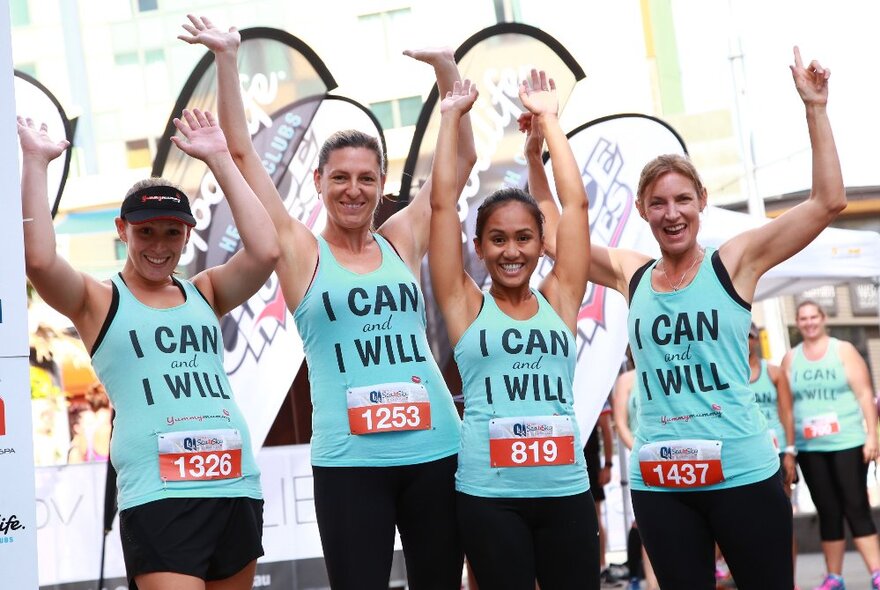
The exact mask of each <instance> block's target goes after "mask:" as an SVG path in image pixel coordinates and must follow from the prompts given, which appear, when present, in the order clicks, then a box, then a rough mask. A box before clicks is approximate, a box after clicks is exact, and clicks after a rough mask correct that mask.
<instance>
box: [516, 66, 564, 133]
mask: <svg viewBox="0 0 880 590" xmlns="http://www.w3.org/2000/svg"><path fill="white" fill-rule="evenodd" d="M519 99H520V101H522V103H523V106H524V107H526V108H527V109H529V111H531V113H532V114H533V115H535V116H540V115H554V116H555V115H557V114H558V113H559V99H558V98H557V97H556V82H554V81H553V78H548V77H547V72H545V71H544V70H541V71H540V72H539V71H538V70H532V75H531V78H530V79H526V80H523V81H522V84H520V86H519ZM532 124H533V125H534V121H532Z"/></svg>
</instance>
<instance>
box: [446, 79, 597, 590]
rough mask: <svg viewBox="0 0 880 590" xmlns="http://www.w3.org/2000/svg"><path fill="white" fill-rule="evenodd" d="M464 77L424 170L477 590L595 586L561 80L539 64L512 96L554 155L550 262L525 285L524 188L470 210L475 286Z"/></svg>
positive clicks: (460, 501)
mask: <svg viewBox="0 0 880 590" xmlns="http://www.w3.org/2000/svg"><path fill="white" fill-rule="evenodd" d="M476 96H477V92H476V89H475V88H474V87H473V86H471V84H470V82H469V81H465V82H464V83H463V84H456V85H455V89H454V90H453V92H451V93H448V94H446V96H445V98H444V99H443V100H442V102H441V104H440V112H441V120H440V133H439V136H438V138H437V149H436V152H435V155H434V164H433V168H432V175H433V182H434V185H433V187H432V190H431V207H432V209H433V215H432V218H431V241H430V246H429V256H430V268H431V279H432V284H433V285H434V295H435V297H436V300H437V304H438V306H439V308H440V311H441V313H442V314H443V317H444V319H445V320H446V326H447V330H448V332H449V340H450V343H451V344H452V346H453V348H454V350H455V359H456V361H457V363H458V367H459V371H460V372H461V376H462V383H463V393H464V399H465V413H464V421H463V423H462V442H461V449H460V451H459V467H458V471H457V473H456V490H457V509H458V522H459V529H460V531H461V535H462V543H463V544H464V549H465V554H466V555H467V557H468V562H469V564H470V565H471V567H472V568H473V571H474V573H475V575H476V578H477V582H478V583H479V585H480V588H481V590H491V589H494V588H498V589H504V590H532V589H533V588H534V587H535V580H536V579H537V581H538V583H539V585H540V586H541V588H542V589H543V590H555V589H567V588H598V587H599V560H598V542H597V536H596V535H597V530H598V529H597V521H596V515H595V511H594V509H593V501H592V497H591V495H590V493H589V489H588V486H589V483H588V480H587V472H586V466H585V464H584V459H583V453H581V443H580V441H579V436H578V431H577V424H576V421H575V419H574V409H573V407H572V401H573V399H572V380H573V378H574V365H575V357H576V352H575V339H574V332H575V330H576V323H577V313H578V310H579V309H580V304H581V300H582V298H583V295H584V291H585V290H586V280H587V272H588V269H589V264H590V256H589V252H590V248H589V220H588V216H587V207H588V203H587V199H586V194H585V191H584V186H583V183H582V181H581V177H580V173H579V171H578V168H577V164H576V162H575V160H574V155H573V154H572V152H571V148H570V147H569V145H568V142H567V140H566V138H565V134H564V133H563V132H562V129H561V128H560V126H559V122H558V119H557V112H558V101H557V98H556V92H555V85H554V84H553V81H552V80H548V79H547V77H546V74H545V73H544V72H541V73H540V74H539V73H538V72H537V71H535V70H533V71H532V76H531V80H529V81H525V82H523V85H522V87H521V88H520V99H521V100H522V102H523V105H524V106H525V107H526V108H527V109H528V110H529V111H531V113H532V119H531V126H532V128H533V129H534V128H535V127H536V126H538V127H540V131H542V132H543V135H544V137H545V138H546V141H547V145H548V147H549V150H550V153H551V154H552V156H553V158H552V165H553V172H554V177H555V181H556V186H557V190H558V193H559V198H560V202H561V203H562V214H561V216H560V217H559V222H558V226H557V229H556V253H555V255H556V261H555V264H554V265H553V268H552V270H551V271H550V273H549V274H548V275H547V276H546V277H545V278H544V279H543V280H542V281H541V285H540V287H539V288H538V289H532V288H531V287H530V286H529V281H530V279H531V276H532V273H533V272H534V270H535V268H536V267H537V264H538V260H539V258H540V256H541V255H542V254H543V250H544V239H543V219H542V215H541V212H540V210H539V207H538V204H537V203H536V201H535V200H534V199H533V198H532V197H531V196H530V195H529V194H528V193H525V192H523V191H521V190H519V189H500V190H499V191H496V192H495V193H493V194H492V195H490V196H488V197H487V198H486V199H485V200H484V201H483V204H482V205H480V208H479V210H478V212H477V221H476V229H475V237H474V247H475V249H476V252H477V256H478V257H480V259H481V260H483V262H484V263H485V265H486V269H487V271H488V273H489V276H490V278H491V283H490V286H489V289H488V291H483V290H482V289H481V288H480V286H478V285H477V284H476V283H475V282H474V280H473V279H472V278H471V277H470V275H469V274H468V273H467V271H466V270H465V268H464V265H463V263H462V241H461V222H460V220H459V217H458V213H457V211H456V202H457V200H458V196H459V191H458V190H457V188H456V186H455V168H456V166H455V159H456V147H455V146H456V145H457V143H458V127H459V121H460V119H461V117H463V116H464V115H465V114H466V113H467V112H468V111H469V110H470V108H471V106H473V104H474V101H475V100H476Z"/></svg>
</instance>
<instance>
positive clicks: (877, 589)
mask: <svg viewBox="0 0 880 590" xmlns="http://www.w3.org/2000/svg"><path fill="white" fill-rule="evenodd" d="M871 590H880V570H876V571H875V572H874V573H873V574H871Z"/></svg>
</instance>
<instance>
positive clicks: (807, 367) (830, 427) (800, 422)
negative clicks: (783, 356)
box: [791, 338, 866, 451]
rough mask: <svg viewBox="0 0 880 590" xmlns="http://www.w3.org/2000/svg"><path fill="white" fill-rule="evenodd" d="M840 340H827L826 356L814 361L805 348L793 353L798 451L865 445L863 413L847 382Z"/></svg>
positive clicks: (792, 383) (792, 373)
mask: <svg viewBox="0 0 880 590" xmlns="http://www.w3.org/2000/svg"><path fill="white" fill-rule="evenodd" d="M839 346H840V342H839V341H838V340H837V338H829V339H828V348H827V350H826V351H825V355H824V356H823V357H822V358H821V359H818V360H815V361H811V360H809V359H807V357H806V356H804V351H803V344H798V345H797V346H796V347H795V349H794V356H793V358H792V363H791V394H792V397H793V398H794V435H795V436H794V440H795V446H797V448H798V450H799V451H842V450H844V449H852V448H854V447H860V446H862V445H863V444H865V435H866V432H865V424H864V416H863V415H862V409H861V407H859V403H858V400H856V396H855V393H853V390H852V389H851V388H850V386H849V382H848V381H847V379H846V371H845V369H844V367H843V361H841V360H840V354H839V352H838V348H839Z"/></svg>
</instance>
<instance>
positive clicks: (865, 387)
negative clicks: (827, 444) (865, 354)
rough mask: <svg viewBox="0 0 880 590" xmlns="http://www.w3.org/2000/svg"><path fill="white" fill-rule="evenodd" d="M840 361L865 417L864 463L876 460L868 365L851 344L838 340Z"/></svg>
mask: <svg viewBox="0 0 880 590" xmlns="http://www.w3.org/2000/svg"><path fill="white" fill-rule="evenodd" d="M839 342H840V345H839V351H840V360H841V361H843V367H844V369H845V370H846V380H847V381H848V382H849V386H850V389H852V390H853V393H854V394H855V396H856V401H858V402H859V407H860V408H861V409H862V415H863V416H864V417H865V426H866V428H867V431H868V432H867V436H866V438H865V446H864V447H863V448H862V452H863V455H864V459H865V463H868V462H869V461H873V460H875V459H876V458H877V405H876V403H875V400H874V392H873V390H872V387H871V378H870V376H869V375H868V365H867V364H866V363H865V359H863V358H862V355H860V354H859V351H858V350H856V347H855V346H853V345H852V344H851V343H849V342H846V341H843V340H840V341H839Z"/></svg>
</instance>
